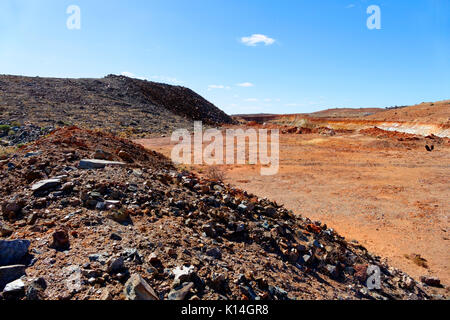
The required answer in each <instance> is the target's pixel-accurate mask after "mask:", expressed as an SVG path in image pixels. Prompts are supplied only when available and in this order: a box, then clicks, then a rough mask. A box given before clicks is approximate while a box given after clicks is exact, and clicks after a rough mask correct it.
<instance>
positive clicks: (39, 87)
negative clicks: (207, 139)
mask: <svg viewBox="0 0 450 320" xmlns="http://www.w3.org/2000/svg"><path fill="white" fill-rule="evenodd" d="M0 91H1V94H0V111H1V113H2V115H5V119H8V120H9V122H8V121H6V120H5V121H4V123H2V120H0V141H5V143H6V144H8V145H19V144H24V143H29V142H32V141H34V140H36V139H38V138H39V137H41V136H46V135H47V134H49V133H50V132H51V131H52V130H53V129H54V128H58V127H63V126H68V125H78V126H83V127H85V128H87V129H97V128H102V129H104V130H109V131H111V132H114V133H116V134H121V133H123V132H125V133H126V134H127V135H134V136H140V135H144V134H145V135H148V134H156V135H161V134H167V133H169V132H173V131H174V130H176V129H179V128H189V127H192V121H193V120H197V121H202V122H203V123H204V124H208V125H218V124H229V123H232V122H233V120H232V119H231V117H229V116H228V115H227V114H225V113H224V112H223V111H221V110H220V109H219V108H217V107H216V106H214V105H213V104H212V103H210V102H208V101H207V100H205V99H204V98H203V97H201V96H200V95H198V94H197V93H195V92H194V91H192V90H190V89H188V88H185V87H181V86H173V85H167V84H162V83H156V82H151V81H145V80H139V79H132V78H128V77H125V76H115V75H109V76H107V77H105V78H101V79H57V78H41V77H21V76H8V75H0ZM30 123H32V124H30ZM3 124H4V125H5V126H2V125H3ZM99 149H100V148H99ZM94 151H95V150H94ZM119 151H120V150H119ZM124 151H125V150H124ZM106 160H107V159H106ZM126 162H128V161H126Z"/></svg>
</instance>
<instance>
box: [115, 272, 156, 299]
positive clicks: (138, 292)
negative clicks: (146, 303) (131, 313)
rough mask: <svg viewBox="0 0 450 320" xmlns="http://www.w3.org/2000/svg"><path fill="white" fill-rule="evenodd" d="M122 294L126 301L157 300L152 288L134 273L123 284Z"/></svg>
mask: <svg viewBox="0 0 450 320" xmlns="http://www.w3.org/2000/svg"><path fill="white" fill-rule="evenodd" d="M123 293H124V294H125V297H126V298H127V300H159V298H158V295H157V294H156V292H155V291H154V290H153V288H152V287H150V285H149V284H148V283H147V282H146V281H145V280H144V279H143V278H142V277H141V276H140V275H139V274H136V273H135V274H133V275H131V277H130V279H128V281H127V282H126V283H125V287H124V289H123Z"/></svg>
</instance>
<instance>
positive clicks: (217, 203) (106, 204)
mask: <svg viewBox="0 0 450 320" xmlns="http://www.w3.org/2000/svg"><path fill="white" fill-rule="evenodd" d="M43 81H44V82H45V81H47V80H43ZM48 81H49V82H48V85H50V84H52V83H53V81H50V80H48ZM54 81H56V80H54ZM95 81H96V80H89V81H88V80H86V81H85V82H83V81H81V82H79V83H78V84H73V85H79V86H88V85H89V84H92V83H94V84H95V85H98V86H103V87H104V90H106V91H108V89H107V87H106V86H105V85H106V84H108V83H109V84H110V85H111V88H112V89H111V90H112V91H114V90H118V89H115V87H114V83H115V82H117V81H129V80H124V79H121V78H108V79H107V80H105V81H104V82H103V81H101V80H98V81H99V83H95ZM29 83H30V84H32V85H33V83H34V82H33V81H31V80H30V82H29ZM75 83H76V82H75ZM46 85H47V84H46ZM129 90H136V87H135V86H130V88H129ZM143 90H144V89H143ZM177 90H178V89H177ZM180 90H181V89H180ZM144 92H145V90H144ZM72 98H73V97H72ZM72 98H71V99H72ZM61 99H69V98H68V97H64V96H62V97H61ZM63 101H64V100H63ZM99 150H101V152H97V151H99ZM120 151H123V152H126V153H127V154H128V155H129V156H131V157H132V158H131V159H127V161H124V160H123V159H122V158H121V157H120V156H119V152H120ZM30 153H32V155H31V156H30ZM27 155H28V156H27ZM94 155H95V156H96V157H100V158H107V159H108V160H105V159H98V160H104V161H115V162H121V163H123V164H121V165H112V166H110V165H105V166H100V167H98V168H95V169H92V168H91V167H89V168H87V169H86V168H84V167H85V166H84V165H81V166H80V162H81V161H83V159H95V157H94ZM121 155H122V156H123V153H122V154H121ZM7 161H8V162H9V163H11V166H9V167H7V166H4V167H1V168H0V180H1V181H2V183H1V185H0V197H1V199H2V201H3V202H4V203H7V204H8V205H5V211H4V212H3V214H2V215H1V217H0V225H1V226H2V228H3V230H6V231H3V232H2V234H1V240H0V247H1V248H2V249H1V250H0V261H1V265H0V284H1V288H0V291H3V290H4V288H5V287H6V288H7V290H8V292H3V293H1V294H0V297H1V298H3V299H22V300H25V299H29V300H36V299H62V300H67V299H74V300H84V299H103V300H124V299H130V300H147V299H149V300H152V299H153V300H156V299H167V300H169V299H170V300H190V299H192V300H197V299H244V300H289V299H380V300H381V299H429V298H431V295H430V294H429V293H428V291H427V290H428V289H429V287H428V285H425V284H422V283H420V282H417V281H415V280H414V279H412V278H411V277H409V276H408V275H406V274H404V273H403V272H402V271H400V270H397V269H395V268H392V267H390V266H389V265H387V264H386V263H385V262H383V261H382V260H381V258H380V257H377V256H374V255H372V254H370V253H369V252H368V251H367V250H366V249H365V248H364V247H362V246H361V245H359V244H356V243H353V242H349V241H347V240H346V239H345V238H343V237H342V236H340V235H339V234H337V233H336V232H335V231H334V230H333V229H332V228H330V227H329V226H326V225H325V224H322V223H321V222H319V221H311V220H309V219H308V218H306V217H303V216H302V215H301V214H300V212H296V213H294V212H292V211H289V210H287V209H285V208H284V207H283V206H280V205H278V204H277V203H275V202H273V201H270V200H269V199H264V198H258V197H257V196H255V195H252V194H249V193H247V192H245V191H242V190H239V189H237V188H234V187H232V186H230V185H227V184H224V183H222V182H220V181H213V180H208V179H205V178H202V177H198V176H196V175H194V174H192V173H189V172H186V171H179V170H177V169H176V168H175V167H174V165H173V164H172V163H171V161H170V160H168V159H167V158H165V157H164V156H162V155H161V154H159V153H156V152H153V151H148V150H145V149H144V148H143V147H141V146H139V145H136V144H134V143H132V142H130V141H128V140H125V139H120V138H117V137H116V136H114V135H112V134H109V133H104V132H101V131H98V130H96V131H89V130H84V129H79V128H76V127H67V128H62V129H56V130H54V131H53V132H52V133H50V134H49V135H47V136H45V137H42V138H40V139H39V140H37V141H36V142H34V143H32V144H29V145H27V146H25V147H23V148H21V149H20V150H18V151H17V152H16V153H15V154H13V155H11V156H10V157H9V158H8V159H7ZM30 170H33V171H35V172H36V174H35V176H36V179H30V176H29V175H27V173H28V172H29V171H30ZM49 180H50V181H51V182H49ZM56 180H57V181H56ZM36 191H37V192H36ZM6 206H9V207H8V208H7V209H6ZM305 214H306V215H307V213H305ZM374 268H375V269H378V270H379V271H380V279H379V280H380V281H379V282H380V289H372V290H371V289H369V288H368V287H367V281H369V280H370V279H371V278H370V276H371V274H370V273H369V271H370V270H373V269H374ZM39 279H40V280H39ZM17 280H20V281H17ZM426 282H427V283H429V284H435V283H436V281H433V280H426Z"/></svg>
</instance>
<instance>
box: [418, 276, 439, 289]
mask: <svg viewBox="0 0 450 320" xmlns="http://www.w3.org/2000/svg"><path fill="white" fill-rule="evenodd" d="M420 281H421V282H422V283H425V284H426V285H428V286H430V287H438V288H439V287H441V286H442V285H441V280H440V279H439V278H436V277H429V276H422V277H420Z"/></svg>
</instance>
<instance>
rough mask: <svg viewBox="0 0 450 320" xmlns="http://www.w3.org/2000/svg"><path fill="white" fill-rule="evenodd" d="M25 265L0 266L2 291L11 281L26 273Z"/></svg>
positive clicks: (0, 289)
mask: <svg viewBox="0 0 450 320" xmlns="http://www.w3.org/2000/svg"><path fill="white" fill-rule="evenodd" d="M25 268H26V267H25V265H13V266H6V267H1V266H0V291H2V289H3V288H4V287H5V286H6V285H7V284H8V283H10V282H11V281H14V280H16V279H19V278H20V277H22V276H24V275H25Z"/></svg>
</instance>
